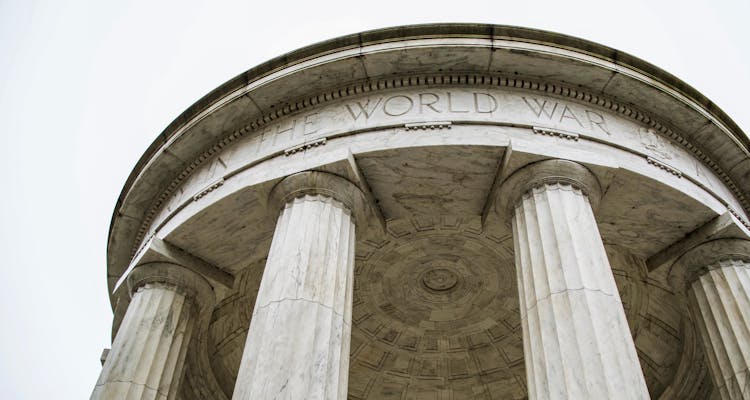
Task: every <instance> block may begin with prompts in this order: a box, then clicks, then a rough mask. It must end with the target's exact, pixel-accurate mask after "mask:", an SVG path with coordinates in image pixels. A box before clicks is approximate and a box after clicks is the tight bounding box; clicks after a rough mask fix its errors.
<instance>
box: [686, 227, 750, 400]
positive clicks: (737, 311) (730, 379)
mask: <svg viewBox="0 0 750 400" xmlns="http://www.w3.org/2000/svg"><path fill="white" fill-rule="evenodd" d="M675 268H678V269H681V270H682V271H680V272H681V273H682V274H683V275H684V276H685V280H684V284H685V286H686V289H687V295H688V299H689V302H688V304H689V307H690V312H691V313H692V314H693V316H694V318H693V319H694V320H695V322H696V328H697V331H698V332H699V334H700V336H701V342H702V343H703V350H704V353H705V355H706V359H707V361H708V366H709V370H710V371H711V375H712V377H713V381H714V385H716V388H717V389H718V392H719V395H720V396H721V398H722V399H724V400H730V399H731V400H735V399H745V400H746V399H750V372H748V371H749V370H750V242H748V241H745V240H738V239H719V240H714V241H711V242H707V243H704V244H703V245H701V246H698V247H696V248H694V249H692V250H691V251H689V252H687V253H686V254H685V255H683V256H682V257H681V259H680V260H678V261H677V262H676V263H675V266H673V272H677V271H675Z"/></svg>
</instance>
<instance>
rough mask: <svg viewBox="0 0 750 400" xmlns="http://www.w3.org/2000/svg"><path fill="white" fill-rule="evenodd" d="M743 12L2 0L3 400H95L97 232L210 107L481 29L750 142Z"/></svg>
mask: <svg viewBox="0 0 750 400" xmlns="http://www.w3.org/2000/svg"><path fill="white" fill-rule="evenodd" d="M749 20H750V1H748V0H736V1H729V0H723V1H722V0H710V1H690V0H683V1H657V0H648V1H642V0H629V1H617V2H614V1H612V2H607V1H601V0H598V1H559V0H557V1H549V2H548V1H541V0H540V1H533V0H531V1H528V0H515V1H502V0H493V1H471V0H455V1H453V2H445V3H441V2H438V1H434V0H433V1H429V2H416V1H414V2H411V1H408V0H398V1H391V0H377V1H369V2H368V1H340V2H334V1H310V2H295V1H291V0H287V1H278V0H277V1H263V2H260V1H258V2H251V1H246V2H230V1H213V2H198V1H188V0H182V1H164V2H160V1H155V0H152V1H117V2H115V1H105V0H96V1H93V0H92V1H72V0H55V1H41V0H39V1H33V0H0V151H2V157H0V163H2V164H1V169H0V174H2V181H1V182H2V189H0V190H1V192H0V194H1V195H2V196H0V202H1V204H0V226H1V228H2V230H1V232H2V238H1V239H0V251H2V254H3V261H2V263H1V264H0V265H2V267H1V268H2V270H1V271H0V398H2V399H82V398H88V396H89V395H90V393H91V390H92V388H93V385H94V383H95V381H96V379H97V377H98V374H99V371H100V368H101V366H100V364H99V355H100V353H101V351H102V349H103V348H105V347H109V346H110V327H111V322H112V313H111V310H110V306H109V301H108V297H107V293H106V284H105V269H106V265H105V251H106V241H107V230H108V226H109V221H110V217H111V214H112V210H113V208H114V205H115V201H116V199H117V196H118V194H119V192H120V189H121V188H122V186H123V184H124V182H125V179H126V177H127V175H128V174H129V173H130V171H131V169H132V168H133V166H134V165H135V162H136V160H137V159H138V158H139V157H140V156H141V154H142V153H143V152H144V151H145V149H146V147H147V146H148V145H149V144H150V143H151V141H152V140H153V139H154V138H155V137H156V136H157V134H159V133H160V132H161V131H162V129H163V128H164V127H165V126H166V125H167V124H168V123H169V122H170V121H171V120H172V119H173V118H175V117H176V116H177V115H178V114H179V113H180V112H182V111H183V110H184V109H185V108H187V107H188V106H189V105H190V104H192V103H193V102H194V101H196V100H197V99H198V98H200V97H201V96H202V95H203V94H205V93H207V92H208V91H210V90H211V89H213V88H215V87H216V86H218V85H220V84H221V83H223V82H224V81H226V80H228V79H230V78H232V77H233V76H235V75H237V74H238V73H240V72H243V71H244V70H246V69H248V68H250V67H252V66H255V65H257V64H259V63H261V62H263V61H265V60H268V59H270V58H272V57H274V56H277V55H280V54H282V53H285V52H287V51H290V50H293V49H296V48H298V47H301V46H304V45H307V44H311V43H313V42H317V41H320V40H324V39H328V38H332V37H336V36H340V35H344V34H348V33H354V32H358V31H362V30H366V29H373V28H380V27H386V26H392V25H403V24H414V23H426V22H486V23H497V24H509V25H519V26H527V27H533V28H540V29H546V30H551V31H557V32H561V33H565V34H570V35H574V36H579V37H582V38H586V39H589V40H593V41H596V42H599V43H602V44H605V45H608V46H611V47H614V48H617V49H619V50H623V51H626V52H628V53H631V54H633V55H635V56H638V57H640V58H643V59H645V60H647V61H649V62H651V63H653V64H656V65H657V66H659V67H661V68H663V69H665V70H667V71H669V72H671V73H673V74H674V75H676V76H678V77H679V78H681V79H683V80H685V81H686V82H687V83H689V84H690V85H692V86H694V87H695V88H697V89H698V90H700V91H701V92H703V93H704V94H705V95H707V96H708V97H709V98H710V99H712V100H713V101H714V102H715V103H717V104H718V105H719V106H720V107H721V108H723V109H724V111H726V112H727V113H728V114H729V115H730V116H731V117H732V118H734V120H735V121H736V122H737V123H738V124H739V125H740V127H741V128H743V129H744V130H745V131H746V132H749V131H750V113H748V112H747V107H748V101H747V92H748V91H749V90H750V74H749V73H748V72H750V22H748V21H749Z"/></svg>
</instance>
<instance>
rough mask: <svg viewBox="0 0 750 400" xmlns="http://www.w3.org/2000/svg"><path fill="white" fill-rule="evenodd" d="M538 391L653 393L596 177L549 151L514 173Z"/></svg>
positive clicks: (529, 356)
mask: <svg viewBox="0 0 750 400" xmlns="http://www.w3.org/2000/svg"><path fill="white" fill-rule="evenodd" d="M501 191H504V192H505V195H504V196H506V197H505V200H504V203H503V207H504V208H505V210H504V211H505V212H506V213H507V214H509V215H511V216H512V226H513V239H514V245H515V259H516V270H517V279H518V292H519V297H520V299H519V300H520V312H521V322H522V329H523V343H524V355H525V363H526V377H527V381H528V382H527V383H528V390H529V399H648V398H649V394H648V390H647V387H646V383H645V380H644V378H643V373H642V371H641V366H640V364H639V362H638V356H637V354H636V350H635V345H634V343H633V338H632V337H631V335H630V330H629V329H628V323H627V320H626V319H625V312H624V309H623V306H622V302H621V300H620V295H619V293H618V291H617V286H616V285H615V280H614V277H613V275H612V270H611V267H610V265H609V260H608V259H607V254H606V253H605V250H604V245H603V244H602V239H601V237H600V235H599V231H598V228H597V225H596V220H595V218H594V213H593V209H592V203H593V204H594V205H595V204H596V202H597V201H598V200H599V197H600V188H599V183H598V181H597V179H596V177H595V176H594V175H593V174H592V173H591V172H590V171H589V170H588V169H587V168H585V167H583V166H581V165H580V164H577V163H574V162H571V161H565V160H547V161H542V162H537V163H534V164H531V165H529V166H526V167H524V168H522V169H521V170H519V171H518V172H516V173H514V174H513V175H512V176H511V177H510V178H508V179H507V180H506V182H505V183H504V184H503V187H502V188H501Z"/></svg>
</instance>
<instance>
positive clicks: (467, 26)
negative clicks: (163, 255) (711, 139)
mask: <svg viewBox="0 0 750 400" xmlns="http://www.w3.org/2000/svg"><path fill="white" fill-rule="evenodd" d="M462 37H463V38H485V39H495V38H504V39H512V40H515V41H519V42H524V41H525V42H536V43H545V44H549V45H555V46H559V47H561V48H565V49H568V50H573V51H577V52H581V53H585V54H588V55H590V56H594V57H597V58H601V59H603V60H606V61H609V62H612V63H614V64H616V65H621V66H624V67H627V68H629V69H632V70H635V71H638V72H640V73H642V74H644V75H647V76H649V77H650V78H653V79H654V80H655V81H656V82H658V83H660V84H662V85H665V86H667V87H669V88H671V89H674V90H676V91H677V92H679V93H680V94H682V95H684V96H685V97H687V98H688V99H690V100H692V101H694V102H695V103H696V104H698V105H700V106H701V107H702V108H703V109H704V110H705V111H706V112H707V113H708V114H710V115H711V116H713V117H714V118H716V120H718V121H719V122H721V123H722V124H723V125H724V126H725V127H726V128H728V129H729V130H730V131H732V132H733V133H735V134H736V139H738V140H740V141H741V142H742V144H743V145H744V146H745V147H746V148H750V138H748V136H747V135H746V134H745V133H744V132H743V131H742V129H741V128H740V127H739V126H738V125H737V124H736V123H735V122H734V120H732V119H731V118H730V117H729V116H728V115H727V114H726V113H725V112H724V111H723V110H722V109H721V108H720V107H718V106H717V105H716V104H714V103H713V102H712V101H711V100H710V99H708V98H707V97H706V96H705V95H703V94H702V93H700V92H699V91H698V90H697V89H695V88H693V87H692V86H690V85H689V84H687V83H686V82H684V81H682V80H681V79H679V78H677V77H676V76H674V75H672V74H671V73H669V72H667V71H665V70H663V69H661V68H659V67H657V66H656V65H654V64H651V63H649V62H647V61H645V60H643V59H640V58H638V57H635V56H633V55H631V54H629V53H625V52H622V51H619V50H616V49H614V48H611V47H609V46H605V45H602V44H599V43H596V42H593V41H590V40H587V39H582V38H578V37H575V36H570V35H566V34H561V33H556V32H552V31H546V30H541V29H534V28H526V27H520V26H512V25H496V24H482V23H428V24H417V25H402V26H395V27H387V28H379V29H373V30H367V31H363V32H359V33H353V34H349V35H345V36H340V37H336V38H332V39H328V40H325V41H322V42H318V43H314V44H311V45H308V46H305V47H302V48H299V49H296V50H293V51H291V52H288V53H286V54H282V55H280V56H278V57H275V58H272V59H270V60H268V61H266V62H264V63H261V64H259V65H257V66H255V67H252V68H250V69H248V70H246V71H244V72H242V73H240V74H238V75H237V76H235V77H233V78H232V79H230V80H228V81H226V82H224V83H223V84H221V85H220V86H218V87H217V88H215V89H213V90H212V91H210V92H209V93H207V94H206V95H204V96H203V97H201V98H200V99H198V100H197V101H196V102H195V103H193V104H192V105H191V106H189V107H188V108H187V109H185V111H183V112H182V113H180V115H178V116H177V117H176V118H175V119H174V120H173V121H172V122H171V123H170V124H169V125H167V127H166V128H165V129H164V130H163V131H162V132H161V133H160V134H159V135H158V136H157V137H156V138H155V139H154V140H153V142H152V143H151V144H150V145H149V147H148V148H147V149H146V151H145V152H144V153H143V155H141V157H140V158H139V159H138V161H137V162H136V164H135V166H134V167H133V170H132V171H131V172H130V174H129V175H128V177H127V179H126V181H125V183H124V185H123V188H122V190H121V191H120V194H119V195H118V198H117V202H116V203H115V208H114V210H113V213H112V218H111V220H110V225H109V230H108V242H109V239H111V234H112V229H113V227H114V225H115V222H116V219H117V215H118V210H119V209H120V207H121V205H122V203H123V200H124V199H125V197H126V195H127V193H128V192H129V191H130V189H131V188H132V186H133V184H134V182H135V181H136V179H137V177H138V176H139V175H140V174H141V172H142V171H143V169H144V167H145V166H146V165H147V164H148V162H149V160H150V159H151V158H152V157H153V156H155V155H157V154H158V152H159V149H161V147H162V146H163V145H164V144H166V143H168V142H169V141H170V140H171V139H172V138H173V136H174V135H175V134H176V133H177V132H179V131H180V128H181V127H182V126H183V125H184V124H186V123H188V122H189V121H190V120H191V119H192V118H193V117H195V116H196V115H198V114H200V113H201V112H203V111H205V110H206V109H208V108H209V107H210V106H211V105H213V104H214V103H215V102H216V101H218V100H220V99H221V98H223V97H225V96H226V95H228V94H230V93H232V92H234V91H235V90H237V89H239V88H241V87H244V86H247V85H248V84H250V83H252V82H255V81H257V80H259V79H262V78H263V77H265V76H267V75H269V74H272V73H274V72H276V71H278V70H281V69H284V68H287V67H290V66H292V65H295V64H298V63H301V62H304V61H306V60H308V59H311V58H315V57H319V56H323V55H326V54H331V53H335V52H338V51H343V50H347V49H351V48H356V47H363V46H367V45H374V44H379V43H388V42H394V41H403V40H414V39H426V38H462ZM108 247H109V243H108Z"/></svg>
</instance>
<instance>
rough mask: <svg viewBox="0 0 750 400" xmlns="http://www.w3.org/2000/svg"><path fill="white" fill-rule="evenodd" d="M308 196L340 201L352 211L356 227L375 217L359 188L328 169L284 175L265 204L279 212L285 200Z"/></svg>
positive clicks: (286, 201) (285, 202) (287, 201)
mask: <svg viewBox="0 0 750 400" xmlns="http://www.w3.org/2000/svg"><path fill="white" fill-rule="evenodd" d="M308 195H310V196H315V195H323V196H326V197H330V198H332V199H334V200H336V201H339V202H340V203H342V204H343V205H344V206H345V207H346V208H347V209H348V210H349V211H350V212H351V213H352V216H353V217H354V223H355V225H357V228H360V227H361V226H364V225H368V224H369V223H370V221H374V220H375V216H374V213H373V210H372V209H371V208H370V204H369V202H368V201H367V198H366V197H365V194H364V193H363V192H362V190H360V188H359V187H358V186H357V185H355V184H354V183H352V182H350V181H349V180H347V179H345V178H342V177H340V176H338V175H335V174H331V173H328V172H320V171H303V172H298V173H296V174H292V175H289V176H287V177H286V178H284V179H282V180H281V181H279V183H277V184H276V186H274V188H273V189H272V190H271V193H270V194H269V199H268V204H269V207H271V208H272V209H274V210H276V211H281V209H282V208H283V207H284V206H285V205H286V204H287V203H289V201H291V200H294V199H296V198H300V197H304V196H308Z"/></svg>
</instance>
